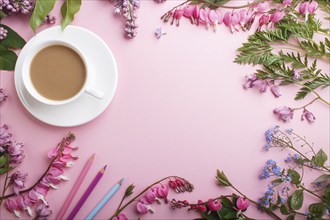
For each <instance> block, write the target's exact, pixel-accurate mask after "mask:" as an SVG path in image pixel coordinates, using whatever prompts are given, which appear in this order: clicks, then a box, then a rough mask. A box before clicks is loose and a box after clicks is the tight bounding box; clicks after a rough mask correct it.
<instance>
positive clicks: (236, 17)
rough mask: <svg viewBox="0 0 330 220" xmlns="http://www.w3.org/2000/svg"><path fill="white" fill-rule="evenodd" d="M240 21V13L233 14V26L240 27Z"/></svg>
mask: <svg viewBox="0 0 330 220" xmlns="http://www.w3.org/2000/svg"><path fill="white" fill-rule="evenodd" d="M240 20H241V16H240V14H239V12H237V11H235V12H233V13H232V16H231V24H232V25H233V26H235V25H238V24H239V23H240Z"/></svg>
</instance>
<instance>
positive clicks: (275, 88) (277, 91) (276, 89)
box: [270, 85, 281, 98]
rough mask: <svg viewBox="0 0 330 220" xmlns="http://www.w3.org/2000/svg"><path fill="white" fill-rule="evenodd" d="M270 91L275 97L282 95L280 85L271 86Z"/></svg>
mask: <svg viewBox="0 0 330 220" xmlns="http://www.w3.org/2000/svg"><path fill="white" fill-rule="evenodd" d="M270 91H271V92H272V93H273V95H274V97H275V98H278V97H280V96H281V94H280V87H279V86H276V85H273V86H272V87H270Z"/></svg>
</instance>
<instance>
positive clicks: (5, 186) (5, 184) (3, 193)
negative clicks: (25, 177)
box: [0, 172, 9, 207]
mask: <svg viewBox="0 0 330 220" xmlns="http://www.w3.org/2000/svg"><path fill="white" fill-rule="evenodd" d="M8 175H9V172H7V173H6V178H5V183H4V184H3V191H2V196H1V198H0V207H1V205H2V202H3V200H4V195H5V192H6V190H7V189H8V186H7V181H8Z"/></svg>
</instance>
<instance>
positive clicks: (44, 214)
mask: <svg viewBox="0 0 330 220" xmlns="http://www.w3.org/2000/svg"><path fill="white" fill-rule="evenodd" d="M36 214H37V216H36V219H40V220H47V219H48V217H49V216H50V215H51V214H52V210H50V209H49V205H45V204H40V205H38V206H37V208H36Z"/></svg>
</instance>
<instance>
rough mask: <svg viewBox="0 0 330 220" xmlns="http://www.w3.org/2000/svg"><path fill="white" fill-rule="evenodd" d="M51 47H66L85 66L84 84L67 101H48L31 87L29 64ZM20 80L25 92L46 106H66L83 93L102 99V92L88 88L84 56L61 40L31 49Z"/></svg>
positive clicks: (41, 44) (87, 73)
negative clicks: (77, 56) (41, 52)
mask: <svg viewBox="0 0 330 220" xmlns="http://www.w3.org/2000/svg"><path fill="white" fill-rule="evenodd" d="M53 45H61V46H66V47H68V48H70V49H72V50H74V51H75V52H76V53H77V54H78V55H79V56H80V57H81V59H82V60H83V62H84V64H85V69H86V77H85V82H84V84H83V86H82V87H81V89H80V90H79V92H78V93H76V94H75V95H74V96H72V97H70V98H68V99H64V100H52V99H48V98H46V97H44V96H42V95H41V94H40V93H39V92H38V91H37V90H36V88H35V87H34V86H33V83H32V81H31V75H30V68H31V63H32V60H33V58H34V57H35V56H36V55H37V53H38V52H39V51H41V50H42V49H44V48H46V47H49V46H53ZM22 78H23V84H24V86H25V88H26V89H27V91H28V92H29V93H30V94H31V96H32V97H34V98H35V99H37V100H38V101H40V102H42V103H45V104H48V105H62V104H67V103H70V102H73V101H74V100H76V99H77V98H79V97H80V96H82V95H83V94H84V93H88V94H89V95H92V96H93V97H95V98H97V99H101V100H102V99H103V98H104V93H103V92H102V91H99V90H98V89H96V88H92V87H90V78H91V72H90V66H89V64H88V61H87V60H86V58H85V56H84V54H83V53H82V52H81V51H80V50H79V49H78V48H77V47H75V46H74V45H72V43H69V42H66V41H62V40H49V41H44V42H42V43H40V44H38V46H36V47H34V48H31V50H30V52H29V53H28V54H27V56H26V57H25V60H24V62H23V69H22Z"/></svg>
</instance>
